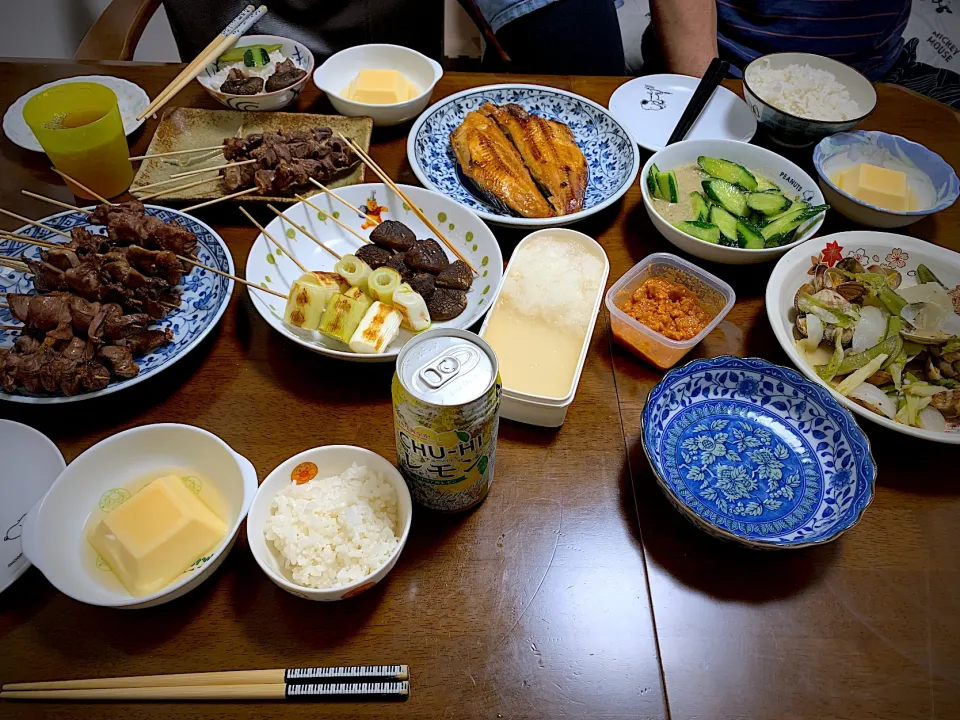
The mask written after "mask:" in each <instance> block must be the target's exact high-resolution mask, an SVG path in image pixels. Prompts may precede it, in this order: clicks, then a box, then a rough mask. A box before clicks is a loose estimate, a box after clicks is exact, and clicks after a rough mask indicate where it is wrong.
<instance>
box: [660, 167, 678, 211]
mask: <svg viewBox="0 0 960 720" xmlns="http://www.w3.org/2000/svg"><path fill="white" fill-rule="evenodd" d="M657 187H658V188H659V189H660V197H661V198H662V199H663V200H666V201H667V202H671V203H675V202H680V189H679V187H678V186H677V176H676V174H675V173H674V172H673V170H669V171H667V172H662V173H657Z"/></svg>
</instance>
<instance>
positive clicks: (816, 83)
mask: <svg viewBox="0 0 960 720" xmlns="http://www.w3.org/2000/svg"><path fill="white" fill-rule="evenodd" d="M748 81H749V83H750V87H751V89H752V90H753V91H754V92H755V93H756V95H757V97H759V98H761V99H762V100H763V101H764V102H767V103H769V104H770V105H772V106H774V107H775V108H777V109H778V110H782V111H783V112H787V113H790V114H791V115H796V116H797V117H802V118H806V119H808V120H825V121H839V120H853V119H855V118H857V117H859V116H860V115H861V114H863V113H862V110H861V108H860V106H859V105H858V104H857V102H856V101H854V100H853V99H852V98H851V97H850V91H849V90H848V89H847V87H846V86H845V85H843V84H842V83H840V82H838V81H837V77H836V76H835V75H834V74H833V73H832V72H830V71H829V70H822V69H820V68H814V67H810V66H809V65H807V64H802V65H801V64H790V65H787V66H786V67H782V68H772V67H765V66H764V65H763V64H758V65H756V66H754V67H753V68H751V69H750V76H749V78H748Z"/></svg>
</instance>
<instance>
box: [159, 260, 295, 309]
mask: <svg viewBox="0 0 960 720" xmlns="http://www.w3.org/2000/svg"><path fill="white" fill-rule="evenodd" d="M177 257H178V258H179V259H181V260H183V261H184V262H186V263H190V264H191V265H193V266H194V267H198V268H200V269H201V270H209V271H210V272H212V273H215V274H216V275H222V276H223V277H225V278H229V279H231V280H233V281H234V282H238V283H240V284H241V285H246V286H247V287H252V288H255V289H256V290H260V291H262V292H265V293H270V294H271V295H276V296H277V297H280V298H283V299H284V300H286V299H287V296H286V295H284V294H282V293H278V292H277V291H276V290H271V289H270V288H265V287H263V285H257V284H256V283H252V282H250V281H249V280H244V279H243V278H242V277H237V276H236V275H231V274H230V273H225V272H223V270H217V269H216V268H212V267H210V266H209V265H204V264H203V263H199V262H197V261H196V260H191V259H190V258H188V257H185V256H183V255H177Z"/></svg>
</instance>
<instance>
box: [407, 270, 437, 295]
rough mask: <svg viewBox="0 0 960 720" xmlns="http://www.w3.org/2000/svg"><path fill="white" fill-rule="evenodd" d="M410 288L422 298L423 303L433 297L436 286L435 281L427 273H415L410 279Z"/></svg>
mask: <svg viewBox="0 0 960 720" xmlns="http://www.w3.org/2000/svg"><path fill="white" fill-rule="evenodd" d="M409 282H410V287H411V288H413V291H414V292H415V293H418V294H419V295H420V297H422V298H423V300H424V302H430V298H432V297H433V291H434V289H435V288H436V286H437V279H436V278H435V277H434V276H433V275H430V274H429V273H417V274H416V275H414V276H413V277H412V278H410V281H409Z"/></svg>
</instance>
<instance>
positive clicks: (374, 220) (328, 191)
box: [310, 178, 380, 225]
mask: <svg viewBox="0 0 960 720" xmlns="http://www.w3.org/2000/svg"><path fill="white" fill-rule="evenodd" d="M310 182H312V183H313V184H314V185H316V186H317V187H318V188H320V189H321V190H322V191H323V192H325V193H326V194H327V195H329V196H330V197H332V198H333V199H334V200H339V201H340V202H342V203H343V204H344V205H346V206H347V207H348V208H350V209H351V210H353V211H354V212H355V213H356V214H357V215H360V216H361V217H365V218H366V219H367V220H369V221H370V222H372V223H373V224H374V225H379V224H380V221H379V220H377V218H375V217H373V215H367V213H365V212H363V211H362V210H361V209H360V208H358V207H357V206H356V205H354V204H352V203H351V202H350V201H349V200H345V199H344V198H342V197H340V196H339V195H337V194H336V193H335V192H334V191H333V190H331V189H330V188H328V187H327V186H326V185H324V184H323V183H321V182H320V181H319V180H317V179H316V178H310Z"/></svg>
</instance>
